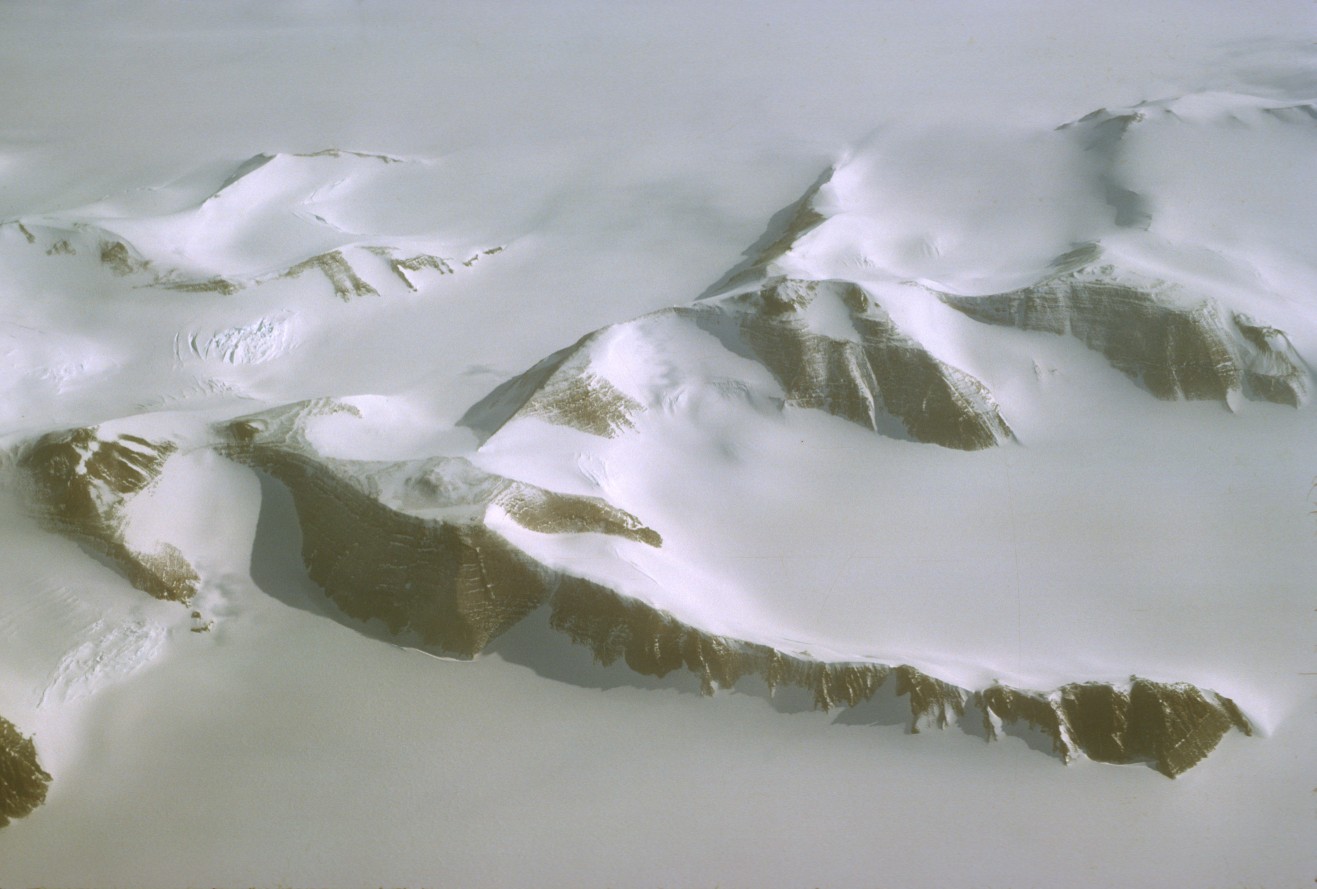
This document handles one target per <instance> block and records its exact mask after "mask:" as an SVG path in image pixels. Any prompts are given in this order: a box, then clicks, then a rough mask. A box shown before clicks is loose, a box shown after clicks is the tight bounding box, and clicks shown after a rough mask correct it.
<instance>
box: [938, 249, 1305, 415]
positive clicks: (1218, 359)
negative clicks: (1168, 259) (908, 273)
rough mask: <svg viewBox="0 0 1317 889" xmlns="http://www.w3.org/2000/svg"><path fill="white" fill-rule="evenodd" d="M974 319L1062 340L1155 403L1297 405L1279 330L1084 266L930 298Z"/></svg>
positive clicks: (1295, 369)
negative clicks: (1240, 400)
mask: <svg viewBox="0 0 1317 889" xmlns="http://www.w3.org/2000/svg"><path fill="white" fill-rule="evenodd" d="M939 296H940V298H941V299H942V301H943V302H945V303H946V304H947V305H949V306H951V307H952V308H955V309H957V310H958V311H960V312H962V313H964V314H965V315H967V316H969V317H970V318H973V319H974V320H976V321H981V322H983V323H985V324H997V325H1006V326H1010V327H1016V328H1019V329H1020V330H1031V331H1041V332H1046V333H1052V334H1057V335H1067V334H1068V335H1070V336H1073V337H1074V338H1076V339H1078V340H1079V341H1080V342H1082V343H1083V344H1084V345H1085V346H1087V347H1088V348H1090V349H1092V350H1094V351H1095V352H1100V353H1101V354H1102V355H1104V356H1106V359H1107V361H1109V362H1110V363H1111V366H1112V367H1114V368H1116V369H1117V370H1119V371H1121V372H1122V373H1124V374H1125V375H1126V376H1127V377H1129V378H1130V379H1131V380H1134V381H1135V382H1136V383H1138V384H1139V385H1140V386H1142V387H1143V388H1144V389H1146V390H1147V391H1149V392H1151V393H1152V394H1153V395H1155V396H1157V397H1158V398H1162V399H1167V400H1176V399H1181V398H1183V399H1191V400H1208V401H1220V402H1222V403H1229V399H1230V398H1231V397H1232V396H1233V395H1239V394H1242V395H1243V396H1245V397H1247V398H1251V399H1256V400H1261V401H1271V402H1275V403H1278V404H1287V405H1290V406H1292V407H1298V406H1299V405H1300V404H1301V403H1303V402H1304V401H1305V400H1306V398H1307V394H1308V378H1309V374H1308V371H1307V369H1306V367H1305V366H1304V364H1303V361H1302V359H1300V358H1299V356H1298V354H1297V353H1296V352H1295V351H1294V348H1293V346H1292V345H1291V344H1290V342H1289V339H1288V337H1286V336H1285V334H1284V332H1283V331H1280V330H1277V329H1276V328H1273V327H1267V326H1265V325H1262V324H1259V323H1258V322H1256V321H1254V320H1252V319H1251V318H1250V317H1249V316H1247V315H1242V314H1233V315H1231V314H1229V313H1227V312H1225V311H1224V310H1223V309H1222V308H1221V306H1220V305H1219V304H1218V303H1217V302H1215V301H1214V300H1209V299H1192V298H1186V296H1185V295H1184V294H1183V293H1182V292H1181V290H1180V288H1177V287H1174V286H1172V285H1168V284H1165V283H1163V282H1159V281H1152V280H1148V279H1143V278H1140V277H1139V276H1137V275H1132V274H1130V273H1127V272H1118V271H1117V270H1116V269H1114V268H1113V267H1111V266H1110V265H1097V266H1087V267H1084V268H1080V269H1076V270H1073V271H1066V272H1064V273H1062V274H1059V275H1055V276H1053V277H1050V278H1047V279H1045V280H1043V281H1040V282H1039V283H1037V284H1034V285H1032V286H1029V287H1025V288H1022V289H1020V290H1012V291H1009V292H1007V293H998V294H992V295H989V296H953V295H951V294H945V293H943V294H939Z"/></svg>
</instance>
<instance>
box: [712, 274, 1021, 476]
mask: <svg viewBox="0 0 1317 889" xmlns="http://www.w3.org/2000/svg"><path fill="white" fill-rule="evenodd" d="M816 301H830V302H833V303H836V304H839V306H838V307H840V308H841V310H842V313H844V317H845V318H846V319H847V320H848V322H849V325H850V327H851V330H852V331H853V337H847V338H841V337H838V336H835V335H830V334H829V333H825V332H820V331H818V330H813V329H811V326H810V323H809V320H808V313H809V311H810V309H811V305H812V304H814V303H815V302H816ZM719 310H721V311H730V312H731V313H732V314H733V315H734V317H735V318H736V320H737V321H738V323H739V325H740V331H741V336H742V337H743V338H744V341H745V343H746V344H747V345H748V346H749V348H750V350H751V351H752V353H753V354H754V356H755V357H756V358H758V359H759V361H761V362H762V363H763V365H764V366H765V367H767V368H768V369H769V371H770V372H771V373H772V374H773V376H774V377H775V378H776V379H777V380H778V382H779V383H781V385H782V388H783V390H784V391H785V392H786V399H787V403H788V404H794V405H798V406H800V407H806V408H816V409H818V410H823V411H826V412H827V413H830V414H833V415H834V416H838V417H842V418H843V419H846V420H850V421H851V422H852V423H858V424H859V425H861V426H864V427H866V428H868V429H872V430H874V431H878V430H881V429H884V428H886V427H887V426H889V425H890V424H889V423H888V422H885V417H891V418H894V419H895V420H897V421H898V422H899V423H900V424H901V425H902V426H903V427H904V430H905V432H906V433H907V434H908V435H909V437H910V438H912V439H914V440H915V441H921V442H927V443H930V444H938V445H942V446H943V447H949V448H957V449H960V450H979V449H981V448H988V447H993V446H994V445H997V444H999V443H1001V442H1002V441H1006V440H1008V439H1010V438H1011V430H1010V427H1009V426H1007V424H1006V421H1005V420H1003V419H1002V417H1001V414H1000V411H999V409H998V407H997V403H996V401H995V400H994V399H993V397H992V394H991V393H990V392H989V391H988V389H987V387H986V386H984V385H983V384H982V383H981V382H979V381H978V380H976V379H975V378H974V377H972V376H970V375H969V374H967V373H965V372H964V371H961V370H959V369H957V368H954V367H952V366H950V365H948V364H946V363H945V362H942V361H940V360H938V359H937V358H936V357H934V356H933V355H932V354H931V353H930V352H929V351H928V350H927V349H925V348H924V347H923V346H921V345H920V344H919V343H917V342H915V341H914V340H913V339H911V338H910V337H908V336H906V335H905V334H903V333H902V332H901V331H900V330H899V329H898V328H897V326H896V325H895V324H894V323H893V322H892V320H891V318H890V317H888V315H887V313H886V312H884V311H883V310H882V309H881V308H880V307H879V306H877V305H875V304H874V303H873V301H872V300H871V299H870V298H869V296H868V294H867V293H865V291H864V290H863V289H862V288H861V287H859V286H858V285H856V284H853V283H850V282H848V281H801V280H794V279H790V278H777V279H773V280H770V281H768V282H766V283H765V284H764V285H763V286H762V287H761V288H760V289H758V290H756V291H753V292H751V293H747V294H743V295H738V296H734V297H730V298H725V299H724V300H722V301H720V302H716V303H713V304H707V305H706V306H704V307H702V314H703V315H704V316H705V317H704V318H703V319H702V320H704V321H705V322H706V323H708V322H709V321H710V320H711V319H709V318H708V317H707V315H708V314H709V313H710V312H714V311H719ZM834 314H835V312H834Z"/></svg>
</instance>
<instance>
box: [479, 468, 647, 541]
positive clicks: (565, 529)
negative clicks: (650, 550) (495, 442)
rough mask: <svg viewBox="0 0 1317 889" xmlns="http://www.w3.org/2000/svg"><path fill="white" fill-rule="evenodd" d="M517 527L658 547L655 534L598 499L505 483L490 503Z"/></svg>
mask: <svg viewBox="0 0 1317 889" xmlns="http://www.w3.org/2000/svg"><path fill="white" fill-rule="evenodd" d="M492 502H493V503H494V504H495V505H497V506H498V507H500V508H501V509H503V510H504V511H505V512H507V514H508V515H509V516H510V517H511V518H512V520H513V521H515V522H516V523H517V524H519V525H521V526H522V527H524V528H528V529H530V530H532V531H539V532H540V533H542V534H580V533H587V532H593V533H597V534H612V535H614V536H617V537H625V538H627V539H629V540H635V541H638V542H640V543H647V544H649V545H650V546H656V547H657V546H662V545H663V538H662V537H660V536H659V534H658V532H657V531H654V530H653V529H651V528H647V527H645V525H644V524H643V523H642V522H641V521H640V519H638V518H636V517H635V516H633V515H632V514H631V513H629V512H626V511H625V510H621V509H618V508H617V507H615V506H613V505H612V504H610V503H608V502H607V501H605V500H602V499H600V498H598V497H581V496H577V495H573V494H559V493H557V492H555V491H548V490H545V489H544V488H540V487H536V486H534V485H528V484H525V483H524V482H509V483H508V484H507V485H506V486H505V487H504V489H503V491H502V492H501V493H499V494H498V495H497V496H496V497H494V498H493V501H492Z"/></svg>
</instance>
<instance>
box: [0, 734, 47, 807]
mask: <svg viewBox="0 0 1317 889" xmlns="http://www.w3.org/2000/svg"><path fill="white" fill-rule="evenodd" d="M49 784H50V775H49V774H47V773H46V771H45V770H44V769H42V768H41V764H40V763H39V762H38V761H37V749H36V745H35V744H33V743H32V739H31V738H25V737H23V735H22V733H21V732H19V730H18V729H17V728H16V727H15V726H14V724H13V723H12V722H10V721H9V720H7V719H4V718H3V717H0V827H5V826H6V825H8V824H9V822H10V820H11V819H13V818H22V817H23V816H24V815H27V814H29V813H30V812H31V811H32V810H33V809H35V808H36V807H37V806H39V805H41V804H42V803H44V802H45V801H46V787H47V785H49Z"/></svg>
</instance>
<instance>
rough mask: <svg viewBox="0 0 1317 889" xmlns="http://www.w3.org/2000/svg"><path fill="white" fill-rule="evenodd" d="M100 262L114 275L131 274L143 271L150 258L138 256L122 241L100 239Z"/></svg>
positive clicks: (147, 266) (148, 265) (149, 263)
mask: <svg viewBox="0 0 1317 889" xmlns="http://www.w3.org/2000/svg"><path fill="white" fill-rule="evenodd" d="M70 252H71V251H70ZM101 263H102V264H104V265H107V266H109V267H110V271H112V272H114V273H115V274H116V275H131V274H133V273H135V272H141V271H145V270H146V269H147V268H149V267H150V265H151V262H150V260H147V259H143V258H142V257H140V256H138V255H137V254H136V252H134V251H133V250H131V249H130V248H129V247H128V245H127V244H125V243H124V242H123V241H102V242H101Z"/></svg>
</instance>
